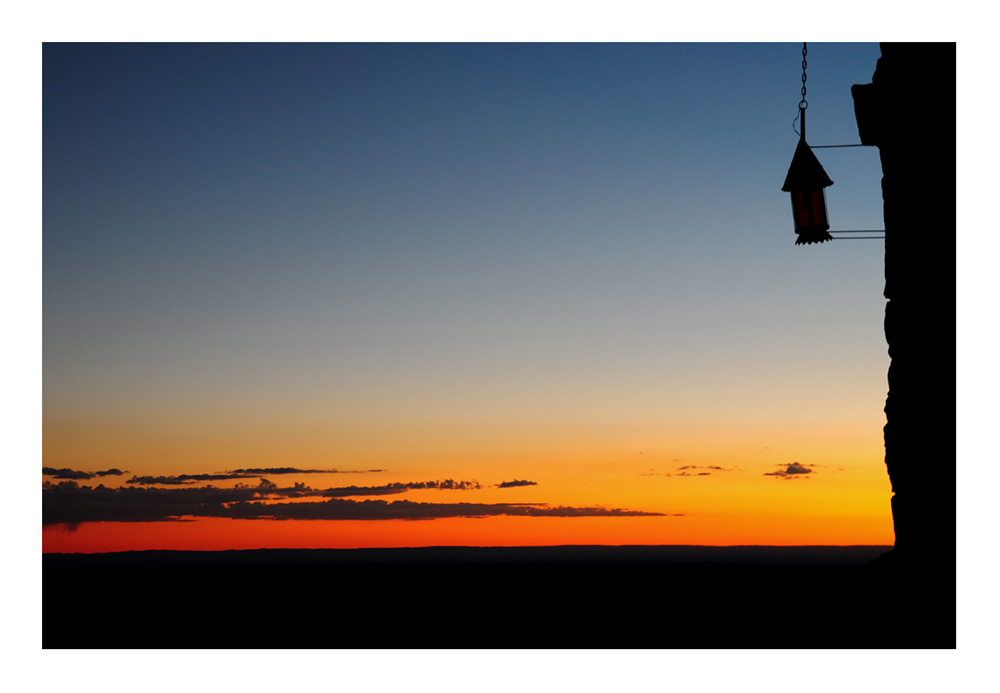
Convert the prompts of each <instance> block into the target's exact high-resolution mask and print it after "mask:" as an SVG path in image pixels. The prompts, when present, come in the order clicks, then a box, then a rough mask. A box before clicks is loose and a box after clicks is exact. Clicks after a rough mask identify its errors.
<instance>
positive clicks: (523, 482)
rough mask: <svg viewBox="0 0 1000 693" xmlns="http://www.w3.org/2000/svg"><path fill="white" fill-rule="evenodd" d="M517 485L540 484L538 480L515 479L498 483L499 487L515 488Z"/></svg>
mask: <svg viewBox="0 0 1000 693" xmlns="http://www.w3.org/2000/svg"><path fill="white" fill-rule="evenodd" d="M515 486H538V482H537V481H526V480H524V479H514V480H513V481H501V482H500V483H499V484H497V488H514V487H515Z"/></svg>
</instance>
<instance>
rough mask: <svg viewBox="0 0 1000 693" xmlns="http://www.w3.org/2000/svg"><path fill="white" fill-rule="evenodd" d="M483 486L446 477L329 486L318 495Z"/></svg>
mask: <svg viewBox="0 0 1000 693" xmlns="http://www.w3.org/2000/svg"><path fill="white" fill-rule="evenodd" d="M481 488H482V486H481V485H480V483H479V482H478V481H475V480H473V481H455V480H454V479H445V480H444V481H411V482H409V483H401V482H395V483H392V484H385V485H384V486H344V487H341V488H328V489H326V490H324V491H321V492H319V494H318V495H321V496H324V497H326V498H345V497H347V496H391V495H395V494H397V493H406V492H407V491H414V490H422V489H438V490H440V491H475V490H479V489H481Z"/></svg>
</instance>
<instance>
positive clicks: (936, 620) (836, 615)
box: [42, 546, 955, 649]
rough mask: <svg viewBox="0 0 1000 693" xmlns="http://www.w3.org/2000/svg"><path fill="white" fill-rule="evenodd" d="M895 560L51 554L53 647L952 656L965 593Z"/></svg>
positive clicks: (746, 554) (743, 551)
mask: <svg viewBox="0 0 1000 693" xmlns="http://www.w3.org/2000/svg"><path fill="white" fill-rule="evenodd" d="M888 549H889V547H877V546H876V547H872V546H859V547H727V548H718V547H698V546H633V547H597V546H595V547H588V546H564V547H544V548H423V549H359V550H317V551H303V550H261V551H223V552H178V551H146V552H127V553H114V554H90V555H86V554H46V555H43V557H42V564H43V588H42V595H43V596H42V619H43V626H42V640H43V643H42V644H43V647H45V648H185V649H186V648H269V649H271V648H493V649H497V648H500V649H506V648H518V649H520V648H634V649H647V648H810V649H811V648H824V649H825V648H912V647H919V648H954V647H955V584H954V580H951V581H950V584H947V585H941V584H929V582H928V581H927V579H923V578H921V577H920V576H921V575H922V574H924V573H923V571H920V570H914V569H913V567H912V566H910V567H907V568H905V569H904V567H902V566H898V565H895V563H894V562H893V561H885V560H882V561H880V562H879V563H876V564H870V563H869V562H870V561H872V560H873V559H875V558H877V557H878V556H879V554H881V553H883V552H885V551H887V550H888ZM927 574H931V575H934V574H937V573H936V572H935V571H928V573H927ZM890 617H891V618H890Z"/></svg>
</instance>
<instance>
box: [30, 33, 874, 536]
mask: <svg viewBox="0 0 1000 693" xmlns="http://www.w3.org/2000/svg"><path fill="white" fill-rule="evenodd" d="M801 50H802V44H801V43H784V44H754V43H746V44H725V43H720V44H701V43H688V44H658V43H652V44H561V45H560V44H261V45H253V44H243V45H233V44H217V45H213V44H159V45H157V44H151V45H150V44H146V45H129V44H112V45H102V44H47V45H46V46H45V47H44V50H43V53H42V56H43V69H42V80H43V81H42V97H43V101H42V103H43V110H42V114H43V122H42V135H43V141H42V142H43V147H42V154H43V208H42V213H43V235H42V272H43V275H42V276H43V285H42V288H43V295H42V309H43V311H42V314H43V323H42V327H43V368H44V371H43V375H44V379H43V421H42V426H43V429H42V445H43V455H42V457H43V465H44V469H43V477H42V481H43V484H46V486H45V488H44V489H43V495H44V498H45V501H44V503H43V521H44V522H46V523H47V524H45V525H44V527H43V533H42V543H43V550H44V551H47V552H49V551H83V552H92V551H112V550H129V549H154V548H156V549H160V548H176V549H181V548H184V549H240V548H260V547H274V548H278V547H311V548H341V547H365V546H430V545H481V546H516V545H548V544H715V545H732V544H840V545H844V544H891V543H892V541H893V532H892V519H891V515H890V508H889V498H890V488H889V479H888V476H887V474H886V472H885V466H884V447H883V439H882V426H883V425H884V423H885V416H884V414H883V411H882V407H883V406H884V401H885V395H886V389H887V384H886V369H887V367H888V364H889V359H888V355H887V353H886V344H885V338H884V334H883V328H882V319H883V311H884V307H885V300H884V298H883V296H882V289H883V282H884V277H883V259H884V256H883V244H882V243H881V242H880V241H874V240H854V241H847V240H838V241H834V242H832V243H826V244H822V245H814V246H796V245H795V244H794V241H795V234H794V232H793V226H792V219H791V211H790V204H789V199H788V198H789V196H788V194H787V193H783V192H781V189H780V188H781V186H782V183H783V181H784V177H785V173H786V171H787V169H788V165H789V163H790V161H791V157H792V153H793V151H794V149H795V145H796V143H797V135H796V133H795V132H794V131H793V120H794V119H795V117H796V115H797V104H798V101H799V98H800V94H799V89H800V87H801V81H800V77H801V72H802V68H801V61H802V54H801ZM879 54H880V53H879V47H878V44H853V43H835V44H831V43H810V44H809V53H808V58H807V59H808V70H807V74H808V82H807V87H808V96H807V98H808V101H809V109H808V129H807V135H808V141H809V143H810V144H813V145H827V144H850V143H856V142H858V141H859V140H858V133H857V128H856V125H855V120H854V112H853V101H852V99H851V93H850V87H851V85H852V84H859V83H867V82H869V81H871V76H872V73H873V71H874V69H875V64H876V61H877V59H878V57H879ZM816 153H817V155H818V157H819V159H820V161H821V162H822V164H823V166H824V168H825V169H826V171H827V173H828V174H829V176H830V177H831V178H832V179H833V181H834V185H833V187H831V188H829V189H828V190H827V200H828V205H829V210H830V218H831V223H832V228H833V229H834V230H838V229H882V228H883V221H882V202H881V189H880V179H881V170H880V166H879V158H878V150H877V149H875V148H867V147H866V148H846V149H818V150H816ZM109 471H110V472H111V473H107V472H109ZM99 473H103V474H99ZM74 485H75V486H74ZM99 485H104V486H105V488H104V489H98V488H97V487H98V486H99ZM238 485H239V486H238ZM85 486H86V487H90V488H84V487H85ZM208 486H212V487H214V488H215V489H216V490H217V491H218V492H217V493H213V492H207V491H205V487H208ZM117 489H121V490H117ZM111 520H122V521H111ZM178 520H180V521H178Z"/></svg>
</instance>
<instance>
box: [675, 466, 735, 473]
mask: <svg viewBox="0 0 1000 693" xmlns="http://www.w3.org/2000/svg"><path fill="white" fill-rule="evenodd" d="M677 469H678V471H680V474H677V476H711V475H712V472H732V471H735V468H733V469H726V468H725V467H719V466H717V465H714V464H710V465H703V466H699V465H696V464H686V465H684V466H683V467H678V468H677ZM688 469H708V470H710V471H707V472H698V473H697V474H688V473H687V471H686V470H688ZM667 476H670V475H669V474H668V475H667Z"/></svg>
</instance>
